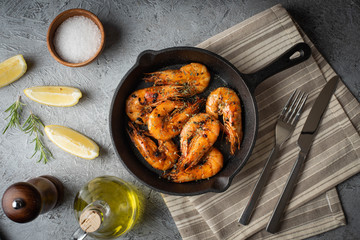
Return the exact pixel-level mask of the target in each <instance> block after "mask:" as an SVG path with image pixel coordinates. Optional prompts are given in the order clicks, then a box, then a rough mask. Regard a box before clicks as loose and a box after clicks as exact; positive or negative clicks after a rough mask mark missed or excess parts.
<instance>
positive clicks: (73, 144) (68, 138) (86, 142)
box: [44, 125, 99, 159]
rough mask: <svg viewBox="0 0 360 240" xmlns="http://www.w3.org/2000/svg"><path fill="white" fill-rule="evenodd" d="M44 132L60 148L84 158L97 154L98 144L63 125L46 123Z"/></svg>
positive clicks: (93, 156)
mask: <svg viewBox="0 0 360 240" xmlns="http://www.w3.org/2000/svg"><path fill="white" fill-rule="evenodd" d="M44 130H45V133H46V135H47V136H48V138H49V139H50V140H51V141H52V142H53V143H55V145H57V146H58V147H59V148H61V149H62V150H64V151H66V152H68V153H71V154H73V155H75V156H78V157H80V158H85V159H94V158H96V157H97V156H99V146H98V145H97V144H96V143H95V142H94V141H93V140H91V139H90V138H88V137H85V136H84V135H82V134H81V133H79V132H77V131H75V130H73V129H71V128H68V127H64V126H59V125H47V126H45V129H44Z"/></svg>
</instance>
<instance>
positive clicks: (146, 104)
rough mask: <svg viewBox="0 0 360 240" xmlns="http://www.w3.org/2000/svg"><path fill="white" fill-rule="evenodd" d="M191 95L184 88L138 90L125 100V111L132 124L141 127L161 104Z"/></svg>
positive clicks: (163, 87)
mask: <svg viewBox="0 0 360 240" xmlns="http://www.w3.org/2000/svg"><path fill="white" fill-rule="evenodd" d="M192 95H193V94H192V93H190V92H189V91H187V87H186V86H170V85H168V86H155V87H149V88H144V89H139V90H137V91H135V92H133V93H132V94H131V95H130V96H129V97H128V98H127V100H126V110H125V111H126V114H127V115H128V117H129V118H130V120H131V121H132V122H135V123H137V124H139V125H142V124H146V123H147V121H148V118H149V114H150V113H151V112H152V110H153V109H154V107H156V106H157V105H158V104H160V103H161V102H163V101H165V100H168V99H177V98H180V97H190V96H192Z"/></svg>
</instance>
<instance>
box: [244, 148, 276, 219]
mask: <svg viewBox="0 0 360 240" xmlns="http://www.w3.org/2000/svg"><path fill="white" fill-rule="evenodd" d="M278 152H279V146H277V145H275V147H274V148H273V149H272V151H271V153H270V156H269V157H268V159H267V161H266V163H265V166H264V168H263V170H262V172H261V174H260V177H259V179H258V181H257V183H256V185H255V187H254V189H253V191H252V193H251V195H250V199H249V201H248V203H247V204H246V207H245V209H244V211H243V213H242V215H241V217H240V219H239V223H241V224H243V225H248V224H249V221H250V218H251V215H252V213H253V211H254V209H255V207H256V203H257V202H258V199H259V197H260V194H261V192H262V189H263V188H264V186H265V184H266V182H267V180H268V178H269V175H270V172H271V168H272V166H273V162H274V160H275V158H276V156H277V155H278Z"/></svg>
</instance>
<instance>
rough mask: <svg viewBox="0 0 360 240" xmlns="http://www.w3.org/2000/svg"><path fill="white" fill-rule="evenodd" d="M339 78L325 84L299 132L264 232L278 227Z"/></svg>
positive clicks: (275, 230)
mask: <svg viewBox="0 0 360 240" xmlns="http://www.w3.org/2000/svg"><path fill="white" fill-rule="evenodd" d="M338 81H339V77H338V76H335V77H333V78H331V79H330V81H329V82H327V83H326V85H325V87H324V88H323V89H322V90H321V92H320V94H319V96H318V97H317V98H316V100H315V102H314V104H313V106H312V108H311V110H310V113H309V115H308V117H307V119H306V121H305V124H304V127H303V128H302V130H301V133H300V136H299V138H298V141H297V144H298V146H299V148H300V152H299V155H298V158H297V160H296V162H295V164H294V166H293V168H292V170H291V173H290V176H289V177H288V179H287V182H286V184H285V188H284V189H283V192H282V193H281V195H280V198H279V200H278V202H277V204H276V207H275V210H274V212H273V213H272V215H271V218H270V221H269V223H268V225H267V227H266V231H268V232H270V233H276V232H277V231H278V230H279V227H280V224H279V223H280V220H281V217H282V215H283V213H284V209H285V207H286V205H287V203H288V201H289V199H290V197H291V195H292V192H293V189H294V186H295V185H296V183H297V177H298V175H299V173H300V172H301V169H302V166H303V163H304V162H305V159H306V156H307V154H308V152H309V150H310V148H311V145H312V142H313V140H314V137H315V135H316V132H317V130H318V128H319V125H320V122H321V119H322V116H323V115H324V112H325V110H326V109H327V106H328V105H329V102H330V99H331V96H332V95H333V94H334V92H335V89H336V86H337V83H338Z"/></svg>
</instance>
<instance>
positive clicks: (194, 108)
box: [148, 99, 204, 140]
mask: <svg viewBox="0 0 360 240" xmlns="http://www.w3.org/2000/svg"><path fill="white" fill-rule="evenodd" d="M203 104H204V100H203V99H198V100H197V101H196V102H195V103H189V102H184V101H170V100H167V101H165V102H163V103H161V104H159V105H158V106H157V107H156V108H155V109H154V110H153V111H152V112H151V114H150V115H149V120H148V129H149V132H150V134H151V135H152V136H153V137H154V138H156V139H158V140H169V139H171V138H173V137H175V136H177V135H179V134H180V132H181V129H182V127H183V126H184V125H185V123H186V122H187V121H188V120H189V119H190V118H191V117H192V115H193V114H196V113H198V112H199V111H200V108H201V106H202V105H203Z"/></svg>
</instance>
